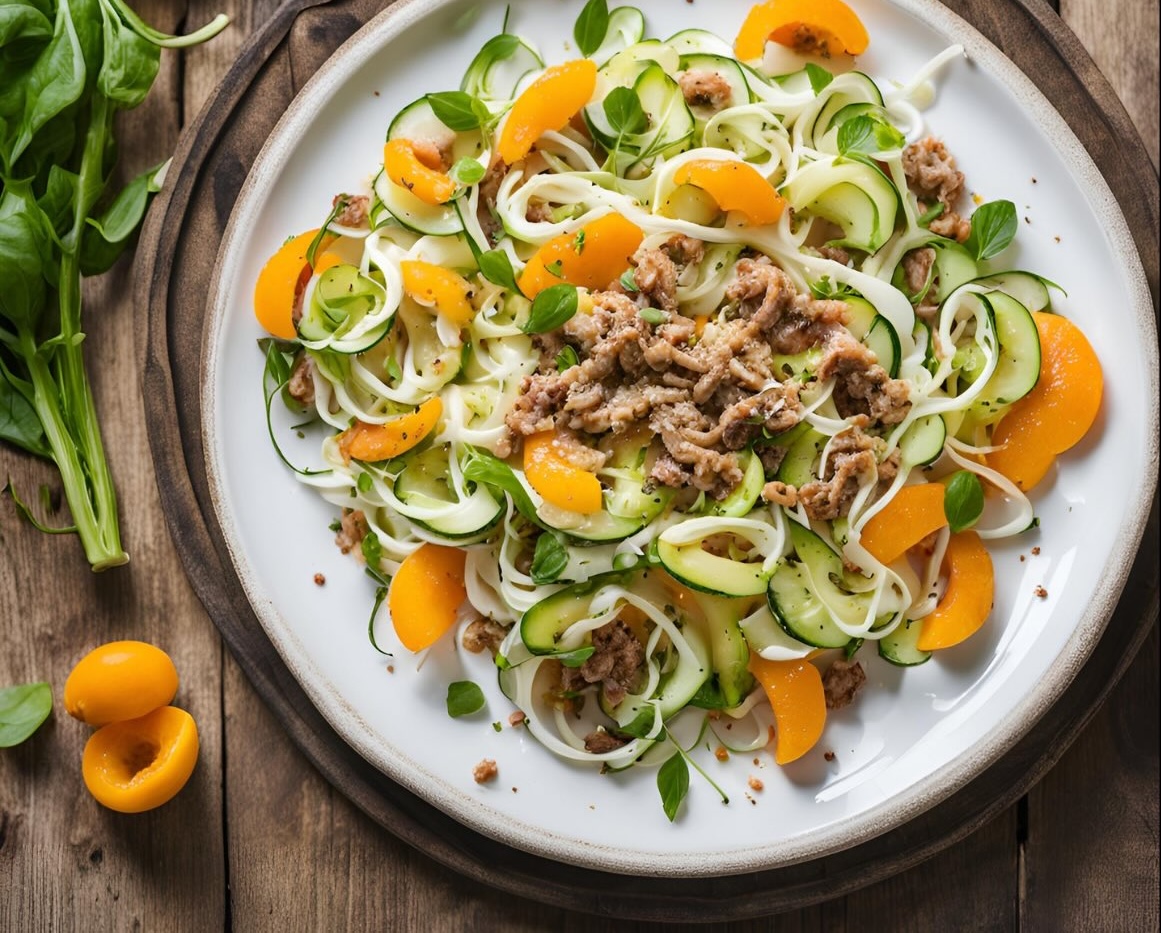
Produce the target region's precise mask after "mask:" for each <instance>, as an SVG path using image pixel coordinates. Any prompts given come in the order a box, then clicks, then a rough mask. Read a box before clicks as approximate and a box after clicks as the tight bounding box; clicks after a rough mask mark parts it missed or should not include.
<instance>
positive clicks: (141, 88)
mask: <svg viewBox="0 0 1161 933" xmlns="http://www.w3.org/2000/svg"><path fill="white" fill-rule="evenodd" d="M101 19H102V32H103V37H104V51H105V57H104V60H103V61H102V62H101V70H100V71H99V72H98V73H97V90H98V91H99V92H100V93H101V94H103V95H104V96H105V97H107V98H108V99H109V100H111V101H113V102H114V103H115V104H117V105H118V106H119V107H124V108H130V107H136V106H137V105H138V104H140V103H141V102H142V101H143V100H145V95H147V94H148V93H149V89H150V88H151V87H152V86H153V79H154V78H156V77H157V70H158V67H159V65H160V64H161V50H160V49H159V48H158V47H157V46H156V45H154V44H153V43H152V42H149V41H148V40H147V39H145V38H143V37H142V36H141V35H139V34H138V33H137V32H135V31H134V30H132V29H130V28H129V27H128V26H126V25H125V24H124V23H123V22H122V21H121V18H120V17H119V16H118V15H117V14H116V13H115V12H114V11H112V10H110V9H109V8H108V7H106V6H104V5H103V4H102V5H101Z"/></svg>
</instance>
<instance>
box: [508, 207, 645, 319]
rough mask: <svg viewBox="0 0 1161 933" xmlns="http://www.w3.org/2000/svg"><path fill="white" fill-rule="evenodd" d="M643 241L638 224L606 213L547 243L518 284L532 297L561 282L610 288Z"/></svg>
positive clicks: (533, 259) (588, 287)
mask: <svg viewBox="0 0 1161 933" xmlns="http://www.w3.org/2000/svg"><path fill="white" fill-rule="evenodd" d="M643 239H645V234H644V232H643V231H642V230H641V228H640V227H638V226H637V225H636V224H635V223H633V222H632V221H630V220H626V219H625V218H624V217H622V216H621V215H620V214H606V215H605V216H604V217H598V218H597V219H596V220H594V221H592V222H591V223H587V224H585V225H584V226H583V227H581V228H580V229H579V230H577V231H576V232H575V233H562V234H561V235H560V236H557V237H553V238H552V239H551V240H549V241H548V242H547V243H545V244H544V245H543V246H542V247H540V249H538V250H537V251H536V253H535V254H534V255H533V257H532V258H531V259H529V260H528V264H527V265H526V266H525V267H524V271H523V272H521V273H520V278H519V280H518V281H517V283H516V284H517V285H519V286H520V291H522V292H523V293H524V294H525V295H526V296H527V297H529V298H535V297H536V296H537V295H539V294H540V293H541V292H542V291H544V290H545V289H546V288H548V287H549V286H551V285H559V284H560V283H561V282H568V283H570V284H572V285H579V286H582V287H584V288H587V289H589V290H594V289H600V288H608V286H609V283H610V282H612V281H613V280H614V279H616V278H617V277H618V276H620V274H621V273H622V272H624V271H625V270H626V269H627V268H629V259H630V257H631V256H632V255H633V254H634V253H635V252H637V247H638V246H640V245H641V241H642V240H643Z"/></svg>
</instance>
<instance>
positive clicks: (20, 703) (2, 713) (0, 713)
mask: <svg viewBox="0 0 1161 933" xmlns="http://www.w3.org/2000/svg"><path fill="white" fill-rule="evenodd" d="M51 712H52V687H50V686H49V685H48V684H46V683H35V684H17V685H16V686H15V687H0V748H11V747H12V746H13V745H19V744H20V743H21V742H23V741H24V740H25V739H27V738H28V737H29V736H30V735H32V733H34V732H35V731H36V730H37V729H39V728H40V724H41V723H42V722H44V721H45V720H46V719H48V714H49V713H51Z"/></svg>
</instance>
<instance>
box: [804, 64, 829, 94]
mask: <svg viewBox="0 0 1161 933" xmlns="http://www.w3.org/2000/svg"><path fill="white" fill-rule="evenodd" d="M806 76H807V77H808V78H810V89H811V90H812V91H814V96H815V97H818V95H819V94H820V93H822V89H823V88H825V87H826V86H827V85H828V84H830V83H831V81H833V80H834V75H832V74H831V73H830V72H829V71H827V70H826V69H825V68H823V67H822V66H821V65H816V64H815V63H814V62H807V63H806Z"/></svg>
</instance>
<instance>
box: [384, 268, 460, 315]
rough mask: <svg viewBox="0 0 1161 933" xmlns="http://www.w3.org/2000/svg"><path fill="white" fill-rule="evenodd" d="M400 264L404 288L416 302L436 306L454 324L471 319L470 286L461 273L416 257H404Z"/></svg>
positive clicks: (425, 305)
mask: <svg viewBox="0 0 1161 933" xmlns="http://www.w3.org/2000/svg"><path fill="white" fill-rule="evenodd" d="M399 267H400V270H401V271H402V273H403V291H404V292H406V293H407V295H408V296H410V297H411V298H412V299H413V300H414V301H416V302H417V303H418V304H420V305H423V306H424V307H427V308H435V309H436V310H437V311H439V313H440V314H443V315H444V316H446V317H447V319H448V320H450V321H454V322H455V323H456V324H467V323H468V321H470V320H471V319H472V314H473V308H472V303H471V302H470V301H469V300H468V295H470V294H471V292H472V286H471V284H470V283H469V282H468V280H467V279H465V278H464V277H463V276H462V275H459V274H458V273H456V272H453V271H452V270H451V269H445V268H444V267H443V266H437V265H435V264H434V263H430V262H420V261H419V260H415V259H405V260H404V261H403V262H401V263H400V264H399Z"/></svg>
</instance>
